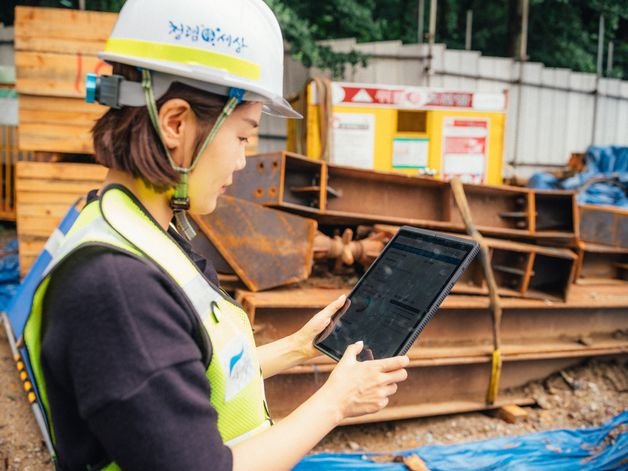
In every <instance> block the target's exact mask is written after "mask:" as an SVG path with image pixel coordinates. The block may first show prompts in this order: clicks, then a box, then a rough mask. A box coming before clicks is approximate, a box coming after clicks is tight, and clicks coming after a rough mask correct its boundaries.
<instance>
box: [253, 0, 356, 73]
mask: <svg viewBox="0 0 628 471" xmlns="http://www.w3.org/2000/svg"><path fill="white" fill-rule="evenodd" d="M265 1H266V3H267V4H268V6H270V8H271V9H272V10H273V11H274V13H275V15H276V16H277V20H278V21H279V23H280V25H281V29H282V31H283V35H284V38H285V40H286V41H287V42H288V44H289V47H290V53H291V55H292V57H293V58H295V59H296V60H299V61H301V63H302V64H303V65H304V66H305V67H318V68H320V69H326V70H329V71H330V72H331V74H332V76H333V77H334V78H340V77H342V76H343V75H344V71H345V70H344V69H345V66H346V65H347V64H350V65H353V66H355V65H357V64H362V65H366V56H364V55H363V54H360V53H358V52H355V51H351V52H334V51H332V50H331V48H330V47H329V46H325V45H321V44H318V43H317V39H321V36H320V30H321V28H325V26H326V25H329V22H330V21H332V18H333V15H329V14H327V15H326V14H323V15H321V18H320V23H319V24H315V23H312V22H310V21H308V20H306V19H304V16H303V13H304V11H303V9H305V8H307V7H308V5H306V3H307V2H299V3H301V7H303V9H293V8H292V7H291V6H290V3H291V2H290V1H282V0H265ZM295 3H297V2H295ZM321 3H325V2H321ZM328 3H331V2H328ZM339 3H343V4H354V3H355V2H354V1H353V0H339ZM297 6H298V5H297ZM316 6H319V5H318V4H317V5H316ZM322 10H323V11H324V9H322ZM312 14H313V13H312ZM317 33H318V34H317Z"/></svg>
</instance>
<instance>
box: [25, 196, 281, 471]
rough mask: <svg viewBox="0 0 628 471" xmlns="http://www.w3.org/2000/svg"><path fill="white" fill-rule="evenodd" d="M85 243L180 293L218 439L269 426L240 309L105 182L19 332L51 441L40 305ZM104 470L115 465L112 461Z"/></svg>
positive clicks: (138, 209)
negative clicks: (197, 342)
mask: <svg viewBox="0 0 628 471" xmlns="http://www.w3.org/2000/svg"><path fill="white" fill-rule="evenodd" d="M89 245H98V246H105V247H108V248H110V249H111V250H116V251H121V252H124V253H126V254H128V255H131V256H134V257H136V258H138V259H141V260H143V261H145V262H146V263H149V264H154V265H157V267H158V268H159V269H160V270H161V271H162V272H163V273H165V274H167V276H169V277H170V278H171V280H172V281H173V283H174V284H175V285H176V286H178V287H179V288H180V289H181V291H182V293H183V294H185V298H187V300H188V301H189V307H190V308H192V309H193V310H194V311H195V312H196V314H197V315H198V317H199V319H200V320H201V324H202V325H203V327H204V329H205V331H206V333H207V334H208V336H209V339H210V340H211V344H212V355H211V359H210V362H209V367H208V368H207V372H206V374H207V379H208V380H209V382H210V384H211V398H208V401H210V402H211V404H212V406H213V407H214V408H215V409H216V411H217V413H218V431H219V432H220V435H221V436H222V439H223V441H224V442H225V443H226V444H227V445H233V444H235V443H237V442H239V441H241V440H243V439H245V438H247V437H249V436H251V435H254V434H256V433H258V432H260V431H262V430H264V429H266V428H268V427H270V425H271V424H272V421H271V419H270V415H269V413H268V408H267V406H266V399H265V395H264V382H263V377H262V375H261V369H260V365H259V361H258V359H257V353H256V348H255V342H254V340H253V331H252V328H251V325H250V323H249V320H248V317H247V315H246V313H245V312H244V311H243V310H242V308H241V307H240V306H238V305H237V304H236V303H235V302H234V301H232V300H231V298H230V297H229V296H227V295H226V294H225V293H224V292H222V290H220V289H219V288H216V287H214V286H213V285H212V284H211V283H210V282H209V281H208V280H207V279H206V278H205V277H204V276H203V274H202V273H201V272H200V271H199V269H198V268H197V266H196V264H195V263H194V262H193V261H192V260H191V259H190V258H189V257H188V255H187V254H186V253H185V252H184V251H183V250H182V249H181V247H180V246H179V245H178V244H177V243H176V242H175V241H174V240H173V239H172V238H171V237H170V235H169V234H168V233H167V232H165V231H164V230H163V229H162V228H161V227H160V226H159V225H158V224H157V222H156V221H155V220H154V219H153V218H152V216H151V215H150V214H149V213H148V212H147V211H146V209H145V208H144V207H143V206H142V205H141V203H140V202H139V201H138V200H137V199H136V198H135V197H134V196H133V195H132V194H131V193H130V192H129V191H128V190H127V189H126V188H124V187H122V186H120V185H110V186H108V187H107V188H106V189H105V190H104V191H103V192H102V195H101V197H100V199H99V200H95V201H93V202H91V203H90V204H88V205H87V206H85V208H84V209H83V211H81V214H80V215H79V217H78V219H77V220H76V222H75V223H74V225H73V226H72V228H71V229H70V231H69V232H68V234H67V235H66V237H65V240H64V242H63V244H62V246H61V248H60V250H59V252H58V253H57V256H56V257H55V258H54V260H53V261H52V262H51V263H50V266H49V267H48V268H47V270H46V273H45V274H44V277H43V279H42V281H41V282H40V284H39V286H38V288H37V290H36V291H35V295H34V298H33V305H32V308H31V313H30V316H29V318H28V320H27V322H26V326H25V329H24V342H25V345H26V348H27V352H28V356H29V359H30V362H31V366H32V370H33V376H34V380H35V383H36V386H37V389H38V392H39V398H40V403H41V406H42V408H43V412H44V414H45V416H46V418H47V421H48V428H49V431H50V436H51V438H52V442H53V444H54V443H55V435H54V424H53V421H52V417H51V414H50V405H49V402H48V396H47V394H46V383H45V381H44V376H43V371H42V364H41V340H42V325H43V316H44V315H45V312H44V311H43V302H44V297H45V294H46V290H47V287H48V285H49V284H50V280H51V278H52V277H54V274H55V268H56V267H57V266H59V264H60V263H61V262H62V261H63V260H64V259H65V258H66V257H68V256H70V255H72V254H73V253H74V252H75V251H77V250H79V249H81V248H83V247H85V246H89ZM105 469H106V470H114V469H119V468H118V467H117V465H115V463H112V464H110V465H109V466H108V467H106V468H105Z"/></svg>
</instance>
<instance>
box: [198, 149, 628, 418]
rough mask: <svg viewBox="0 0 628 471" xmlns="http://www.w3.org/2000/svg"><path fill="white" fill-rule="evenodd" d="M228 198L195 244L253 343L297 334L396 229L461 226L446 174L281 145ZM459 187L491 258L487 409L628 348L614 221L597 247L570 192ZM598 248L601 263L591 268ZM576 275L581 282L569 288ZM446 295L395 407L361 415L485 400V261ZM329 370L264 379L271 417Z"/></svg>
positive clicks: (410, 412) (202, 224) (260, 158)
mask: <svg viewBox="0 0 628 471" xmlns="http://www.w3.org/2000/svg"><path fill="white" fill-rule="evenodd" d="M229 193H230V196H229V197H225V198H224V199H223V201H221V203H220V205H219V210H218V211H217V212H215V213H214V214H212V215H211V216H209V217H206V218H203V219H202V220H199V219H197V223H198V225H199V228H200V229H201V231H202V233H204V234H205V235H206V237H200V238H199V239H198V240H197V241H196V242H195V244H196V248H197V250H199V251H201V252H203V253H204V254H205V255H207V256H209V257H210V258H213V259H214V261H215V263H216V266H217V267H219V271H221V272H222V273H221V277H222V278H223V280H226V281H227V282H228V283H227V284H226V286H231V287H232V289H233V291H234V292H235V294H236V296H237V299H238V300H239V301H240V302H241V303H242V305H243V306H244V307H245V309H246V310H247V312H248V313H249V316H250V318H251V321H252V324H253V325H254V328H255V337H256V340H257V342H258V343H259V344H264V343H267V342H272V341H273V340H277V339H279V338H281V337H283V336H285V335H288V334H290V333H292V332H294V331H296V330H297V329H298V328H299V327H300V326H301V325H303V323H305V321H306V320H307V319H308V318H309V317H310V316H312V315H313V314H314V313H316V312H317V311H318V310H320V309H321V308H323V307H324V306H326V305H327V304H328V303H329V302H331V301H332V300H333V299H335V298H337V297H338V295H339V294H340V293H341V292H342V293H346V292H348V291H349V290H350V289H351V287H352V283H354V282H355V280H357V277H358V275H359V273H360V272H361V271H362V270H363V269H364V268H366V267H367V266H368V264H370V263H371V262H372V261H373V260H374V258H375V257H376V256H377V255H378V254H379V252H380V251H381V250H382V248H383V246H384V245H385V242H386V241H387V240H388V239H389V238H390V237H391V236H392V235H393V234H394V232H395V231H396V230H397V227H398V225H402V224H409V225H413V226H418V227H426V228H431V229H436V230H441V231H447V232H456V233H461V232H464V230H465V228H464V226H463V222H462V219H461V217H460V216H459V214H458V209H457V207H456V204H455V201H454V199H453V196H452V192H451V189H450V186H449V184H448V183H446V182H442V181H439V180H435V179H430V178H423V177H409V176H405V175H398V174H390V173H381V172H375V171H368V170H361V169H353V168H343V167H337V166H333V165H327V164H325V163H323V162H316V161H312V160H307V159H305V158H303V157H301V156H298V155H294V154H288V153H277V154H267V155H257V156H253V157H249V158H248V163H247V167H246V169H245V170H244V171H243V172H241V173H238V174H237V175H236V177H235V181H234V185H233V187H231V188H230V191H229ZM465 193H466V196H467V199H468V201H469V206H470V208H471V212H472V214H473V218H474V220H475V223H476V225H477V226H478V227H479V228H480V230H481V231H482V233H483V234H487V235H490V236H491V238H490V239H487V243H488V246H489V250H490V256H491V265H492V269H493V271H494V274H495V278H496V281H497V284H498V288H499V293H500V295H501V296H502V297H503V299H502V309H503V320H502V328H501V344H502V358H503V361H504V366H503V371H502V375H501V381H500V387H499V390H500V396H499V399H498V400H497V401H496V402H495V403H494V404H493V405H492V406H491V407H497V406H500V405H502V404H507V403H519V404H521V403H524V404H525V403H529V402H530V400H531V398H527V397H521V396H517V394H515V393H513V392H511V390H512V388H515V387H518V386H522V385H523V384H525V383H526V382H528V381H531V380H535V379H540V378H543V377H545V376H547V375H549V374H550V373H552V372H554V371H557V370H560V369H562V368H565V367H567V366H570V365H572V364H574V363H577V362H579V361H582V359H584V358H589V357H594V356H608V355H622V354H625V353H626V352H628V289H626V288H627V287H628V283H626V282H625V281H622V280H619V279H618V276H619V275H618V274H620V273H622V269H623V268H622V267H624V264H623V262H622V260H624V259H620V260H619V262H618V261H617V259H615V258H612V257H613V256H614V255H612V256H611V258H612V261H611V262H608V261H607V260H606V258H604V257H607V258H608V257H609V253H610V254H614V253H615V252H617V251H619V252H621V254H623V253H624V252H622V251H627V249H625V248H624V247H622V246H621V244H622V243H623V242H622V240H623V239H622V237H624V238H625V235H624V236H622V235H621V234H623V233H622V232H621V230H622V229H621V228H622V227H623V226H622V225H621V224H619V223H615V225H614V226H613V227H616V228H619V229H616V230H615V232H614V233H613V234H612V235H611V236H610V237H611V239H612V240H613V241H614V245H615V247H614V248H611V249H610V250H601V249H596V250H597V251H596V250H594V248H595V247H599V243H600V242H602V240H600V237H604V236H606V233H605V232H604V231H602V232H603V234H602V235H600V234H596V236H595V237H597V238H595V237H594V236H590V235H588V234H589V233H591V232H595V231H592V229H591V228H590V227H589V226H590V225H591V224H593V223H586V221H589V220H590V219H591V218H590V217H589V215H588V214H584V213H583V211H584V210H583V209H580V210H578V207H577V205H576V203H575V198H574V195H573V194H572V193H568V192H541V191H532V190H529V189H523V188H516V187H507V186H499V187H497V186H481V185H465ZM252 203H254V204H252ZM220 208H223V209H225V210H224V211H221V210H220ZM226 209H228V210H226ZM592 211H593V210H592ZM596 211H598V210H596ZM596 215H597V216H598V218H599V217H601V216H599V214H597V213H596ZM581 216H582V226H581V225H580V217H581ZM613 217H618V216H616V215H615V214H614V215H613ZM587 224H589V225H587ZM316 226H318V230H319V232H318V233H317V234H316V235H314V230H315V227H316ZM581 229H582V231H583V234H584V233H586V234H587V236H586V237H587V239H586V240H587V241H588V242H583V241H582V239H581V238H580V235H579V232H580V230H581ZM618 234H619V235H618ZM583 244H586V245H583ZM594 244H598V245H594ZM609 247H610V246H609ZM614 251H615V252H614ZM592 254H597V256H598V258H597V259H596V260H595V262H593V261H591V262H589V258H591V257H592ZM602 255H603V257H602ZM600 257H602V259H603V260H602V261H600ZM609 266H612V267H613V269H614V270H615V271H611V270H608V267H609ZM600 267H605V269H601V268H600ZM312 272H314V273H316V276H311V275H310V274H311V273H312ZM592 273H593V274H594V275H595V278H593V277H592V276H590V275H591V274H592ZM578 276H579V277H580V278H577V277H578ZM611 277H612V279H611ZM584 278H586V279H588V280H589V281H588V285H587V286H582V285H581V284H575V283H574V282H575V281H578V280H579V282H581V281H582V280H583V279H584ZM297 281H300V283H296V284H295V282H297ZM592 283H595V285H592ZM591 286H595V289H592V288H591ZM269 288H273V289H269ZM454 293H456V294H454V295H451V296H450V297H449V298H448V299H446V300H445V302H444V304H443V305H442V307H441V309H440V311H439V313H438V314H437V315H436V316H435V318H434V320H433V321H432V322H431V323H430V324H429V325H428V327H427V329H426V330H425V332H424V333H423V334H422V335H421V337H420V339H419V341H418V343H417V344H415V345H414V346H413V347H412V349H411V350H410V352H409V356H410V358H411V364H410V367H409V371H410V375H409V379H408V381H406V382H405V383H403V385H402V386H401V387H400V390H399V393H398V394H397V395H396V396H394V398H393V400H392V401H391V405H390V406H389V407H388V408H386V409H385V410H384V411H382V412H380V413H378V414H375V415H372V416H368V417H362V418H359V419H357V420H358V421H362V422H367V421H379V420H390V419H398V418H407V417H417V416H424V415H434V414H441V413H450V412H459V411H468V410H478V409H484V408H486V407H488V406H487V404H486V402H485V393H486V390H487V387H488V384H489V379H490V376H491V359H492V335H493V329H492V324H491V313H490V310H489V300H488V297H487V296H486V294H487V287H486V282H485V280H484V276H483V274H482V271H481V269H480V267H479V266H472V267H470V269H469V270H468V271H467V272H466V274H465V277H464V278H463V279H461V280H460V282H459V283H458V284H457V285H456V287H455V289H454ZM332 368H333V363H332V361H331V360H329V359H327V358H326V357H321V358H317V359H315V360H314V361H312V362H310V363H308V364H306V365H303V366H300V367H297V368H293V369H292V370H290V371H288V372H286V373H285V374H282V375H278V376H276V377H274V378H272V379H271V380H270V381H269V382H268V385H267V392H268V396H269V401H270V405H271V408H272V411H273V412H274V414H275V415H276V416H278V417H283V416H285V415H286V414H288V413H289V412H290V411H291V410H293V409H294V408H295V407H296V406H297V405H298V404H299V403H301V402H302V401H303V400H305V399H306V398H307V397H308V396H309V395H310V394H311V393H312V392H313V391H315V390H316V388H318V387H319V386H320V385H321V384H322V383H323V382H324V381H325V379H326V377H327V375H328V373H329V371H330V370H331V369H332ZM286 390H290V391H291V394H290V395H286V394H285V391H286Z"/></svg>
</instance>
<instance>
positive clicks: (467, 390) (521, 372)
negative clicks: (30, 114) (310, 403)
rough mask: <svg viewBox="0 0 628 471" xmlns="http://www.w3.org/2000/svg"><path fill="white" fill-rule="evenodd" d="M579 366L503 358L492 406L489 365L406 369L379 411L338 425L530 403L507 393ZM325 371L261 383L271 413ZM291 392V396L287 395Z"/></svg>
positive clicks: (286, 409) (288, 408)
mask: <svg viewBox="0 0 628 471" xmlns="http://www.w3.org/2000/svg"><path fill="white" fill-rule="evenodd" d="M580 362H582V358H552V359H537V360H522V361H511V360H509V359H508V358H505V359H504V365H503V369H502V375H501V383H500V396H499V398H498V400H497V402H496V403H495V404H494V405H493V406H487V405H486V402H485V401H484V399H485V395H486V385H487V384H488V381H489V378H490V362H489V361H481V362H480V361H471V362H466V363H462V364H450V365H434V366H420V365H413V364H412V363H411V364H410V366H409V367H408V368H407V370H408V379H407V380H406V381H404V382H402V383H399V389H398V391H397V393H396V394H395V395H393V396H391V397H390V403H389V405H388V406H387V407H386V408H385V409H383V410H382V411H380V412H378V413H376V414H372V415H367V416H363V417H356V418H353V419H351V420H347V421H345V422H344V423H343V425H348V424H355V423H367V422H379V421H388V420H397V419H407V418H413V417H424V416H433V415H439V414H451V413H457V412H468V411H472V410H484V409H487V408H492V407H499V406H500V405H503V404H508V403H510V404H512V403H513V402H514V403H518V404H530V403H532V402H533V400H532V398H526V397H522V396H521V395H513V394H512V393H510V394H509V393H508V391H509V390H511V389H514V388H518V387H521V386H524V385H525V384H527V383H529V382H531V381H535V380H540V379H543V378H546V377H547V376H549V375H551V374H552V373H555V372H557V371H560V370H563V369H565V368H569V367H571V366H574V365H576V364H578V363H580ZM328 376H329V372H327V371H321V370H320V369H317V368H315V367H312V368H310V370H309V371H303V372H299V373H293V374H282V375H277V376H273V377H272V378H270V379H267V380H266V381H265V389H266V396H267V398H268V402H269V407H270V411H271V414H272V415H273V417H274V418H276V419H279V420H280V419H281V418H283V417H286V416H287V415H288V414H290V412H292V411H293V410H294V409H296V408H297V407H298V406H299V405H300V404H302V403H303V402H304V401H305V400H307V399H308V398H309V397H310V396H311V395H312V394H314V393H315V392H316V391H317V390H318V389H319V388H320V387H321V386H322V385H323V384H324V383H325V381H326V380H327V378H328ZM286 391H290V394H286Z"/></svg>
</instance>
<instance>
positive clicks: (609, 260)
mask: <svg viewBox="0 0 628 471" xmlns="http://www.w3.org/2000/svg"><path fill="white" fill-rule="evenodd" d="M578 255H579V259H578V270H577V276H578V282H579V283H583V284H595V283H597V284H600V283H603V284H608V283H612V282H616V281H620V280H621V281H627V277H626V265H627V264H628V249H624V248H619V247H610V246H606V245H599V244H591V243H585V242H581V243H580V244H579V247H578ZM625 287H626V289H627V290H628V283H626V285H625Z"/></svg>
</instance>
